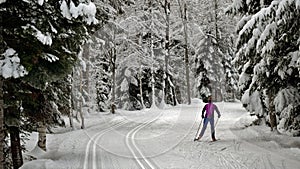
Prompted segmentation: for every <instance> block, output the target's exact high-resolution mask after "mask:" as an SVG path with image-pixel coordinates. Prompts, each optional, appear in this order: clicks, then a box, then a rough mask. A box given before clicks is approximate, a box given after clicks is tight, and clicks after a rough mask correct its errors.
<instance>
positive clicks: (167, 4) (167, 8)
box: [161, 0, 171, 105]
mask: <svg viewBox="0 0 300 169" xmlns="http://www.w3.org/2000/svg"><path fill="white" fill-rule="evenodd" d="M170 8H171V7H170V1H169V0H165V4H164V11H165V15H166V42H165V50H166V53H165V66H164V75H163V88H162V89H163V96H162V103H161V104H162V105H163V104H164V103H168V94H169V91H168V85H167V84H168V71H169V70H168V67H169V57H170V47H169V46H170V10H171V9H170Z"/></svg>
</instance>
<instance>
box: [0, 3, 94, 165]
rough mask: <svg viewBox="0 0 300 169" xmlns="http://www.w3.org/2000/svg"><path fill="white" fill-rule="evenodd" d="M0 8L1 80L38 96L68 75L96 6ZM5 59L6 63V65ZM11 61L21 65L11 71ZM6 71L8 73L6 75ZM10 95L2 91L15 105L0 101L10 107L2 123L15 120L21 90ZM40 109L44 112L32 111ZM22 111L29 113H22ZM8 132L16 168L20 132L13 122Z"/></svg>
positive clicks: (21, 5)
mask: <svg viewBox="0 0 300 169" xmlns="http://www.w3.org/2000/svg"><path fill="white" fill-rule="evenodd" d="M0 8H1V11H0V12H1V16H2V20H1V25H3V32H2V35H3V41H4V44H5V46H4V49H6V52H5V53H6V54H4V55H5V57H4V60H3V58H1V63H2V64H1V70H2V71H1V75H2V76H3V77H4V78H9V79H8V80H7V81H8V82H9V83H10V84H12V86H11V87H12V88H13V87H14V86H15V88H17V87H19V86H17V85H23V87H24V86H27V89H28V90H29V91H38V95H40V94H43V93H42V92H41V91H43V90H45V89H46V88H47V86H48V84H49V83H51V82H53V81H56V80H58V79H60V78H62V77H64V76H65V75H66V73H69V72H70V71H71V69H72V67H73V65H74V63H75V61H76V59H77V53H78V51H79V49H80V46H81V45H82V44H83V42H84V41H85V40H86V37H87V35H88V31H89V30H90V29H88V27H89V28H92V26H91V25H92V24H97V23H98V20H97V19H96V18H95V14H96V8H95V5H94V4H93V3H91V2H89V3H84V2H82V3H81V1H80V2H79V1H71V2H69V3H67V2H66V1H65V0H63V1H47V2H46V1H45V2H44V1H33V0H29V1H21V0H18V1H17V2H16V1H11V0H8V1H5V2H3V3H1V4H0ZM4 9H5V10H4ZM62 25H64V26H62ZM12 59H13V60H12ZM11 60H12V62H10V63H9V62H7V61H11ZM11 63H15V64H20V65H22V66H17V67H12V65H11ZM14 69H17V70H14ZM9 72H10V74H12V75H9ZM26 74H27V75H26ZM24 75H26V76H25V77H23V78H21V83H19V84H18V83H14V82H13V79H12V78H10V77H13V78H19V77H20V76H24ZM6 86H7V85H6ZM23 87H21V88H23ZM11 91H15V93H11ZM11 91H6V92H8V93H9V94H10V95H12V96H18V97H15V98H13V99H12V100H16V101H17V102H15V103H17V104H9V102H10V101H12V100H5V102H6V101H7V103H8V105H9V107H10V108H9V109H7V110H5V111H6V112H7V113H6V115H8V116H5V121H6V120H7V117H8V119H10V118H11V119H12V117H9V116H15V117H13V118H14V119H15V120H16V121H19V120H20V116H19V115H18V113H19V111H18V109H17V106H19V107H20V106H21V105H20V103H22V99H24V98H21V97H19V96H20V95H18V94H17V93H16V92H19V91H22V90H15V89H13V90H11ZM43 98H45V97H43ZM28 99H30V97H29V98H28ZM31 102H32V101H31ZM11 103H12V102H11ZM37 103H38V102H37ZM5 104H6V103H5ZM41 104H42V103H41ZM38 107H39V106H38ZM38 107H37V108H38ZM12 111H14V112H12ZM43 111H45V110H43V109H40V110H37V112H43ZM24 112H29V111H28V110H27V111H26V110H25V109H24ZM24 115H26V114H24ZM27 115H28V114H27ZM10 128H11V130H10V131H11V137H10V139H11V140H12V141H13V143H14V144H12V146H11V147H12V149H13V150H14V152H15V153H13V154H12V158H13V163H14V168H19V167H20V166H21V165H22V156H21V155H22V153H21V148H20V147H21V146H19V145H20V142H19V140H20V139H19V134H18V132H19V131H20V128H19V125H18V123H15V124H14V123H11V127H10Z"/></svg>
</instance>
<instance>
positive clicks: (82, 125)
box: [79, 69, 85, 129]
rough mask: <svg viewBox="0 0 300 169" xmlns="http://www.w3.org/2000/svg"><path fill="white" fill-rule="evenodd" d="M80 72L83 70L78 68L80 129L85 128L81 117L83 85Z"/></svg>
mask: <svg viewBox="0 0 300 169" xmlns="http://www.w3.org/2000/svg"><path fill="white" fill-rule="evenodd" d="M82 74H83V70H82V69H81V70H80V86H79V90H80V100H79V113H80V119H81V129H84V128H85V125H84V117H83V112H82V106H83V99H84V98H83V94H82V93H83V85H82Z"/></svg>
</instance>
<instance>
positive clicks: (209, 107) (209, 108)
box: [202, 102, 221, 118]
mask: <svg viewBox="0 0 300 169" xmlns="http://www.w3.org/2000/svg"><path fill="white" fill-rule="evenodd" d="M205 110H206V114H205V118H214V111H215V110H216V112H217V113H218V116H221V114H220V111H219V109H218V107H217V106H216V105H215V104H213V103H211V102H210V103H207V104H206V105H205V106H204V107H203V109H202V117H204V112H205Z"/></svg>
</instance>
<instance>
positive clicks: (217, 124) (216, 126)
mask: <svg viewBox="0 0 300 169" xmlns="http://www.w3.org/2000/svg"><path fill="white" fill-rule="evenodd" d="M218 122H219V118H217V121H216V124H215V127H214V132H215V131H216V128H217V125H218Z"/></svg>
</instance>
